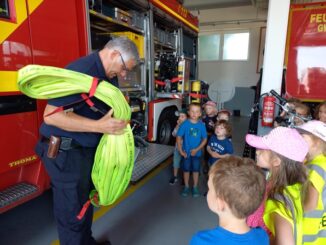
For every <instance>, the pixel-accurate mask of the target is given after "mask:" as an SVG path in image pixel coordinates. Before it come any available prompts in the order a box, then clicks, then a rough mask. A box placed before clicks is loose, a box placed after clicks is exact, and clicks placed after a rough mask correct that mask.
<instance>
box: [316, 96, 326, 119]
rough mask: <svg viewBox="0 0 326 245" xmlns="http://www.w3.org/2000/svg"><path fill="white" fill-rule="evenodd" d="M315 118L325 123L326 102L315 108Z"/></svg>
mask: <svg viewBox="0 0 326 245" xmlns="http://www.w3.org/2000/svg"><path fill="white" fill-rule="evenodd" d="M315 118H316V119H317V120H319V121H322V122H323V123H326V100H325V101H323V102H321V103H320V104H319V105H318V106H317V107H316V112H315Z"/></svg>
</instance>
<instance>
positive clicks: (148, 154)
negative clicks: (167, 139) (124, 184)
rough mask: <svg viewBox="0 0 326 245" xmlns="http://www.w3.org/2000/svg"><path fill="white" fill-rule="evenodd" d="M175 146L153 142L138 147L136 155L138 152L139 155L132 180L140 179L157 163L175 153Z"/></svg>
mask: <svg viewBox="0 0 326 245" xmlns="http://www.w3.org/2000/svg"><path fill="white" fill-rule="evenodd" d="M174 147H175V146H170V145H160V144H152V143H151V144H149V145H148V146H147V147H145V148H137V150H136V155H137V154H138V156H137V158H136V161H135V165H134V169H133V172H132V175H131V180H130V181H131V182H136V181H138V180H139V179H141V178H142V177H143V176H144V175H146V174H147V173H148V172H150V171H151V170H152V169H153V168H155V167H156V166H157V165H159V164H161V163H162V162H163V161H164V160H166V159H167V158H168V157H170V156H171V155H172V154H173V152H174Z"/></svg>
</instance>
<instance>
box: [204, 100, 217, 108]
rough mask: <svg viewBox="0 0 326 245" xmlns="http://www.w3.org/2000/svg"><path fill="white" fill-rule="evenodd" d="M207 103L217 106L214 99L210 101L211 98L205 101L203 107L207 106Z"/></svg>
mask: <svg viewBox="0 0 326 245" xmlns="http://www.w3.org/2000/svg"><path fill="white" fill-rule="evenodd" d="M207 105H209V106H213V107H216V106H217V103H216V102H214V101H212V100H209V101H207V102H206V103H205V104H204V105H203V107H205V106H207Z"/></svg>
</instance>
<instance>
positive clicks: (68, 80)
mask: <svg viewBox="0 0 326 245" xmlns="http://www.w3.org/2000/svg"><path fill="white" fill-rule="evenodd" d="M92 83H93V77H91V76H88V75H86V74H82V73H79V72H75V71H70V70H66V69H62V68H57V67H50V66H39V65H28V66H25V67H23V68H22V69H20V70H19V71H18V87H19V89H20V91H21V92H22V93H24V94H26V95H27V96H29V97H32V98H35V99H52V98H58V97H63V96H67V95H71V94H80V93H88V92H89V91H90V90H91V88H92ZM94 96H95V97H96V98H98V99H100V100H101V101H103V102H104V103H106V104H107V105H109V106H110V107H111V108H112V109H113V111H114V117H115V118H119V119H124V120H130V117H131V110H130V106H129V105H128V103H127V101H126V100H125V98H124V96H123V94H122V93H121V91H120V90H119V89H118V88H116V87H115V86H113V85H111V84H110V83H108V82H101V83H99V84H98V86H97V88H96V91H95V93H94ZM133 165H134V138H133V134H132V131H131V128H130V125H129V124H128V125H127V128H126V129H125V130H124V133H123V134H121V135H110V134H103V136H102V138H101V140H100V143H99V145H98V147H97V149H96V154H95V160H94V165H93V169H92V180H93V183H94V186H95V188H96V191H92V192H91V193H92V194H91V195H90V199H91V202H92V203H93V204H94V205H110V204H112V203H114V202H115V201H116V200H117V199H118V198H119V197H120V196H121V195H122V194H123V193H124V191H125V190H126V188H127V186H128V184H129V182H130V178H131V174H132V169H133ZM94 194H95V196H96V198H94Z"/></svg>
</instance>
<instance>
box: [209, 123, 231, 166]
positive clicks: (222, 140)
mask: <svg viewBox="0 0 326 245" xmlns="http://www.w3.org/2000/svg"><path fill="white" fill-rule="evenodd" d="M214 133H215V134H214V135H212V137H211V138H210V139H209V141H208V144H207V147H206V150H207V152H208V153H209V155H210V157H209V159H208V165H209V166H212V165H213V164H214V163H215V162H216V161H217V160H218V159H220V158H224V157H227V156H229V155H230V154H233V146H232V141H231V140H230V139H229V137H230V136H231V125H230V124H229V123H228V122H227V121H225V120H220V121H218V122H217V123H216V124H215V131H214Z"/></svg>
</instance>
